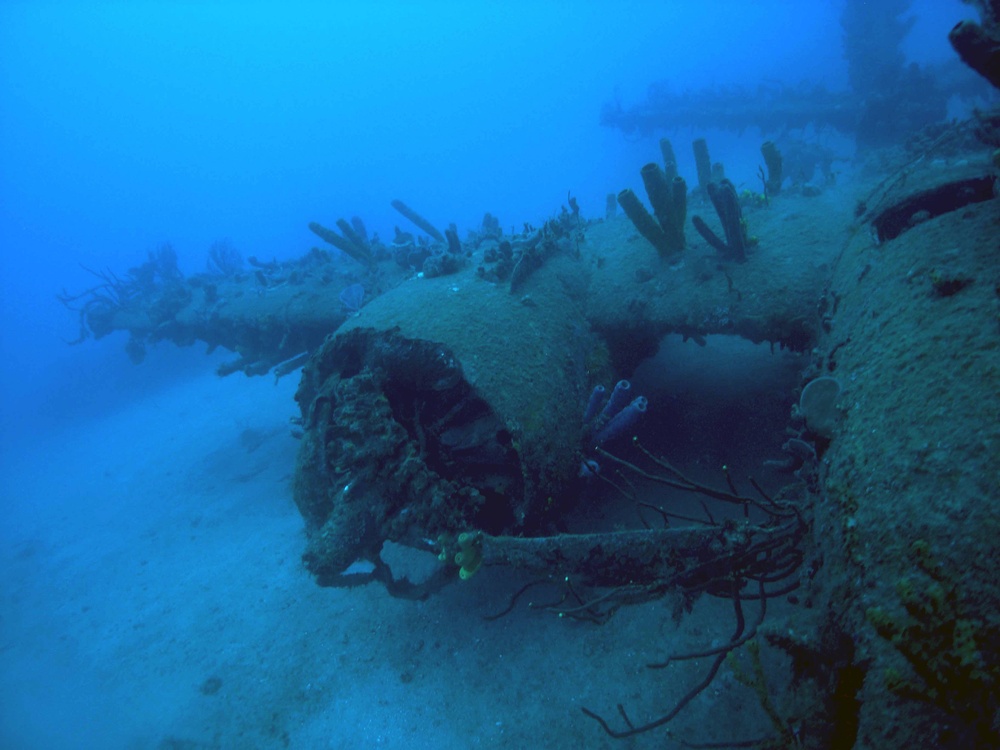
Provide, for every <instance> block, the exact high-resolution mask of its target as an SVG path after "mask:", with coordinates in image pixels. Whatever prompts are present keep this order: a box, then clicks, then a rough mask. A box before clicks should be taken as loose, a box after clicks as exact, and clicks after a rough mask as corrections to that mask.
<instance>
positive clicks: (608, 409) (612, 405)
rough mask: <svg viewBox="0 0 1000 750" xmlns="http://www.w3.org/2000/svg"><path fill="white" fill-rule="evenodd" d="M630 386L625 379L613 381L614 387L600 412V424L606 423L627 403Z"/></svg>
mask: <svg viewBox="0 0 1000 750" xmlns="http://www.w3.org/2000/svg"><path fill="white" fill-rule="evenodd" d="M631 388H632V384H631V383H630V382H628V381H627V380H619V381H618V382H617V383H615V389H614V390H613V391H611V396H610V397H609V398H608V403H607V404H605V406H604V411H602V412H601V419H600V424H604V425H607V424H608V422H609V421H610V420H611V419H613V418H614V416H615V415H616V414H617V413H618V412H620V411H621V410H622V409H624V408H625V405H626V404H628V397H629V391H630V389H631Z"/></svg>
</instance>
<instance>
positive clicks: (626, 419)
mask: <svg viewBox="0 0 1000 750" xmlns="http://www.w3.org/2000/svg"><path fill="white" fill-rule="evenodd" d="M615 390H616V391H617V388H616V389H615ZM612 398H614V396H613V395H612ZM648 403H649V402H648V401H646V397H645V396H639V397H638V398H636V399H635V400H633V401H632V403H630V404H629V405H628V406H626V407H625V408H624V409H622V410H621V411H619V412H618V413H617V414H615V415H614V416H613V417H612V418H611V419H609V420H608V422H607V424H605V425H604V426H603V427H602V428H601V429H600V430H598V432H597V436H596V437H595V438H594V439H595V440H596V441H597V444H598V445H604V443H607V442H608V441H610V440H614V439H615V438H619V437H621V436H622V435H627V434H628V433H630V432H632V430H633V429H635V426H636V425H637V424H638V423H639V420H640V419H641V418H642V415H643V414H645V413H646V407H647V405H648Z"/></svg>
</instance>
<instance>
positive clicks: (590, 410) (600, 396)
mask: <svg viewBox="0 0 1000 750" xmlns="http://www.w3.org/2000/svg"><path fill="white" fill-rule="evenodd" d="M607 397H608V389H607V388H605V387H604V386H603V385H595V386H594V390H592V391H591V392H590V400H589V401H587V408H586V409H584V410H583V423H584V424H590V423H591V422H593V421H594V417H596V416H597V412H598V411H599V410H600V408H601V407H602V406H604V399H606V398H607Z"/></svg>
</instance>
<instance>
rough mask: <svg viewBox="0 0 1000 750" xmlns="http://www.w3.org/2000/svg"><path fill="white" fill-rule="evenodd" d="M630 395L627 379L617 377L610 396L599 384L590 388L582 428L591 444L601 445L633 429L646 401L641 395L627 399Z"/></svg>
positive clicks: (630, 390) (630, 386)
mask: <svg viewBox="0 0 1000 750" xmlns="http://www.w3.org/2000/svg"><path fill="white" fill-rule="evenodd" d="M631 395H632V384H631V383H629V382H628V381H627V380H619V381H618V382H617V383H616V384H615V387H614V389H613V390H612V391H611V394H610V395H609V394H608V390H607V388H605V387H604V386H603V385H598V386H595V387H594V390H593V391H591V394H590V398H589V399H588V400H587V408H586V409H585V410H584V412H583V424H584V428H585V429H586V430H587V435H588V437H589V438H592V441H593V443H594V444H596V445H604V444H605V443H608V442H611V441H612V440H615V439H617V438H620V437H622V436H624V435H628V434H629V433H631V432H632V431H634V430H635V428H636V426H637V425H638V424H639V420H640V419H642V415H643V414H645V413H646V408H647V407H648V405H649V402H648V401H647V400H646V397H645V396H637V397H636V398H634V399H631V400H629V399H630V397H631Z"/></svg>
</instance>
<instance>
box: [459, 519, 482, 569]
mask: <svg viewBox="0 0 1000 750" xmlns="http://www.w3.org/2000/svg"><path fill="white" fill-rule="evenodd" d="M457 543H458V552H456V553H455V564H456V565H458V577H459V578H461V579H462V580H463V581H467V580H469V579H470V578H472V576H473V575H475V573H476V571H477V570H479V566H480V565H482V564H483V535H482V534H481V533H480V532H478V531H466V532H463V533H461V534H459V535H458V539H457Z"/></svg>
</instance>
